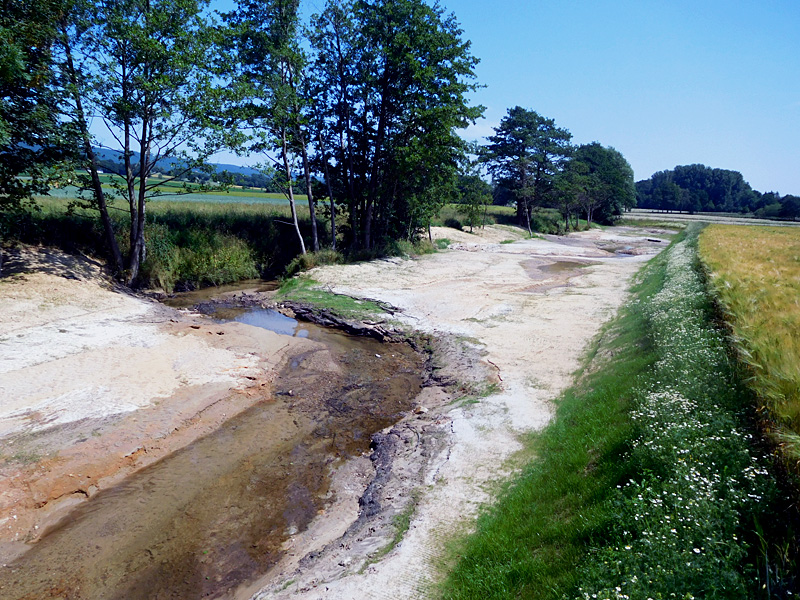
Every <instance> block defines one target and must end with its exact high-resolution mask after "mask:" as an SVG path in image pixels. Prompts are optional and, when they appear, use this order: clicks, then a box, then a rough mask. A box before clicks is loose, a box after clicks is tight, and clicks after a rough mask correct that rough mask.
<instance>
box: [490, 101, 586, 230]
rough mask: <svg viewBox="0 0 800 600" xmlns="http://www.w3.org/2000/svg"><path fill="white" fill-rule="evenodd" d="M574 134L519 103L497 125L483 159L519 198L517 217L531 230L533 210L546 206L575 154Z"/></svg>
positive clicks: (502, 183)
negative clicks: (564, 164)
mask: <svg viewBox="0 0 800 600" xmlns="http://www.w3.org/2000/svg"><path fill="white" fill-rule="evenodd" d="M571 139H572V134H571V133H570V132H569V131H567V130H566V129H562V128H560V127H557V126H556V124H555V121H554V120H553V119H548V118H545V117H543V116H541V115H540V114H539V113H537V112H536V111H533V110H528V109H525V108H521V107H519V106H515V107H514V108H510V109H509V110H508V114H507V115H506V116H505V117H503V120H502V121H500V125H499V126H498V127H496V128H495V134H494V135H493V136H491V137H489V143H488V144H487V145H486V146H485V147H484V154H483V160H484V161H486V163H487V164H488V166H489V172H490V173H492V175H493V176H494V179H495V181H496V183H498V184H500V185H502V186H503V187H505V188H507V189H509V190H511V191H512V192H513V193H514V195H515V197H516V199H517V219H518V221H519V224H520V225H521V226H524V227H527V228H528V231H529V232H530V230H531V209H532V207H537V206H542V205H543V204H544V201H545V198H546V196H547V194H548V193H549V192H550V191H551V190H552V186H553V182H554V178H555V176H556V174H557V173H558V170H559V169H560V167H561V166H562V164H563V163H564V162H565V161H566V160H567V158H568V157H569V156H570V153H571V147H570V144H569V142H570V140H571Z"/></svg>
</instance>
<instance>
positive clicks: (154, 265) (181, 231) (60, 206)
mask: <svg viewBox="0 0 800 600" xmlns="http://www.w3.org/2000/svg"><path fill="white" fill-rule="evenodd" d="M147 215H148V216H147V227H146V229H145V235H146V238H147V243H148V260H147V261H146V262H145V264H143V265H142V269H141V273H140V277H139V280H138V282H137V284H138V285H139V286H142V287H161V288H163V289H165V290H166V291H172V289H173V288H175V287H178V288H192V287H199V286H203V285H219V284H223V283H230V282H233V281H238V280H240V279H247V278H252V277H257V276H261V277H276V276H278V275H280V274H281V273H282V272H283V270H284V269H285V267H286V265H288V264H289V263H290V262H291V261H292V259H294V258H295V256H297V254H298V253H299V251H300V246H299V243H298V241H297V239H296V236H295V233H294V229H293V228H292V227H290V226H287V225H286V224H285V223H286V222H287V221H288V219H289V208H288V207H287V206H281V205H276V204H267V203H259V204H246V203H220V202H195V201H185V200H184V201H177V200H163V201H161V200H153V201H150V202H149V203H148V213H147ZM298 215H299V218H300V226H301V230H302V232H303V234H304V236H306V239H308V236H309V231H310V226H311V223H310V220H309V216H308V209H307V208H305V210H304V209H303V207H302V206H300V205H298ZM112 216H113V218H114V222H115V230H116V232H117V239H118V242H119V244H120V247H121V249H122V250H123V252H125V251H126V249H127V246H128V231H129V229H128V228H129V225H128V221H127V219H126V217H125V216H124V215H123V214H121V213H120V211H116V210H115V211H112ZM319 229H320V232H321V235H323V236H324V235H325V233H326V229H325V226H324V224H323V223H320V227H319ZM10 235H11V237H12V238H13V239H16V240H19V241H22V242H25V243H33V244H44V245H52V246H57V247H60V248H62V249H64V250H66V251H68V252H85V253H88V254H92V255H102V254H103V253H104V252H106V250H105V240H104V238H103V229H102V225H101V223H100V219H99V217H98V215H97V212H96V211H90V210H85V209H81V208H70V199H67V198H42V199H40V200H39V201H38V203H37V207H36V209H35V210H30V211H27V212H25V213H23V214H22V215H20V218H19V219H17V220H16V222H15V223H14V227H13V230H12V231H11V232H10ZM325 241H326V240H325V239H324V238H323V240H322V242H323V243H325Z"/></svg>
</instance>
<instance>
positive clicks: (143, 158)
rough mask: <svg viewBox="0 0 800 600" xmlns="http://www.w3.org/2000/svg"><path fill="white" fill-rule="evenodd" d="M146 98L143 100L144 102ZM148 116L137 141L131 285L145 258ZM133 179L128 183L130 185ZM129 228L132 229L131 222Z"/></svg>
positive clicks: (148, 142)
mask: <svg viewBox="0 0 800 600" xmlns="http://www.w3.org/2000/svg"><path fill="white" fill-rule="evenodd" d="M146 102H147V100H145V103H146ZM149 122H150V120H149V116H148V114H147V111H145V115H144V116H143V117H142V137H141V138H140V140H141V141H140V143H139V193H138V197H137V199H136V217H135V219H134V221H135V225H136V227H135V229H136V237H135V238H133V240H132V243H131V248H130V258H129V261H130V264H129V267H128V280H127V283H128V285H133V283H134V281H136V278H137V277H138V276H139V269H140V268H141V266H142V263H143V262H144V261H145V260H147V247H146V245H145V240H144V223H145V200H146V194H147V175H148V169H149V167H150V165H149V164H148V163H149V162H150V137H149V136H150V130H149V128H148V125H149ZM132 184H133V180H131V182H130V183H129V187H130V186H132ZM131 229H134V227H133V224H132V226H131Z"/></svg>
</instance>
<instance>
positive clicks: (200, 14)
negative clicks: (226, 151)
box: [62, 0, 237, 284]
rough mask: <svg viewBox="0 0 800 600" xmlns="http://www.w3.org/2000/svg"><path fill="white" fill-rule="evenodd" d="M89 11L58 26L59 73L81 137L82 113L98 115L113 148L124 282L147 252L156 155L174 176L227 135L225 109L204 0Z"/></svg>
mask: <svg viewBox="0 0 800 600" xmlns="http://www.w3.org/2000/svg"><path fill="white" fill-rule="evenodd" d="M77 8H78V9H79V8H80V6H79V5H78V6H77ZM88 13H89V16H87V11H80V10H77V11H76V13H75V15H74V17H71V18H70V20H68V22H67V24H66V26H65V28H64V30H63V31H62V42H63V44H64V59H65V60H64V66H65V71H66V77H65V78H66V80H67V81H68V85H69V86H70V88H71V90H72V93H73V96H74V104H73V109H74V110H75V112H74V113H73V116H74V117H75V119H76V121H77V122H78V128H79V129H80V130H81V133H82V137H83V145H84V147H85V146H86V144H87V142H88V140H87V138H88V133H87V130H86V128H85V119H86V117H87V116H88V114H91V115H99V116H101V118H102V119H103V121H104V123H105V126H106V128H107V130H108V131H109V133H110V134H111V136H112V137H113V139H114V140H115V141H116V144H117V146H118V149H119V150H120V151H121V152H122V162H123V175H122V177H123V180H124V182H123V183H122V185H120V186H119V188H118V193H119V194H120V195H121V196H122V197H123V198H124V199H125V200H126V201H127V204H128V209H129V213H130V224H131V226H130V237H129V248H128V256H127V264H126V281H127V282H128V283H129V284H130V283H133V282H134V281H135V280H136V278H137V276H138V273H139V269H140V267H141V265H142V263H143V262H144V261H145V260H146V257H147V244H146V236H145V225H146V203H147V200H148V199H149V198H151V197H152V196H154V195H159V194H160V193H161V192H160V190H159V186H160V185H162V184H163V183H164V182H163V180H161V181H157V182H153V181H150V177H151V175H152V173H153V172H154V170H155V168H156V165H157V164H159V163H161V162H162V161H169V162H170V163H171V164H172V165H173V169H172V172H173V173H174V175H173V179H174V178H177V177H180V176H181V175H185V174H188V173H191V172H193V171H194V170H197V169H201V168H203V167H205V166H206V161H207V159H208V158H209V157H210V156H211V155H212V154H214V153H216V152H217V151H219V150H220V149H221V148H222V147H224V146H228V145H231V144H233V143H235V141H236V137H237V136H236V130H235V128H233V127H231V126H230V125H231V123H230V122H228V121H227V120H226V112H225V110H224V103H225V100H226V98H227V93H226V90H227V85H226V84H227V83H228V82H227V81H226V78H225V72H226V68H227V65H226V61H225V60H223V58H222V57H221V56H220V53H219V48H220V38H219V30H218V28H217V26H216V24H215V23H214V22H213V20H212V19H211V18H210V17H209V15H208V2H207V1H206V0H99V1H98V2H96V3H95V4H94V5H93V6H90V10H89V11H88ZM68 51H69V53H70V54H71V55H72V60H71V61H70V60H69V58H68V57H67V52H68ZM70 65H71V66H70ZM78 65H80V71H78ZM73 70H74V71H75V72H72V71H73ZM79 100H80V103H81V106H82V110H77V108H78V101H79ZM89 146H90V148H91V144H90V145H89ZM90 154H91V152H90V150H87V155H90ZM87 158H88V162H89V164H88V165H87V166H88V168H89V170H92V166H91V165H92V164H93V162H96V161H92V159H91V156H87ZM93 190H94V192H95V200H96V202H97V204H98V206H99V205H100V204H101V202H102V200H101V198H100V197H99V194H100V192H99V191H98V188H97V186H96V185H94V186H93Z"/></svg>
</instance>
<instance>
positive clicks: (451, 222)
mask: <svg viewBox="0 0 800 600" xmlns="http://www.w3.org/2000/svg"><path fill="white" fill-rule="evenodd" d="M444 226H445V227H450V228H451V229H458V230H459V231H463V230H464V226H463V225H462V224H461V221H460V220H459V219H457V218H455V217H448V218H447V219H445V220H444Z"/></svg>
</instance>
